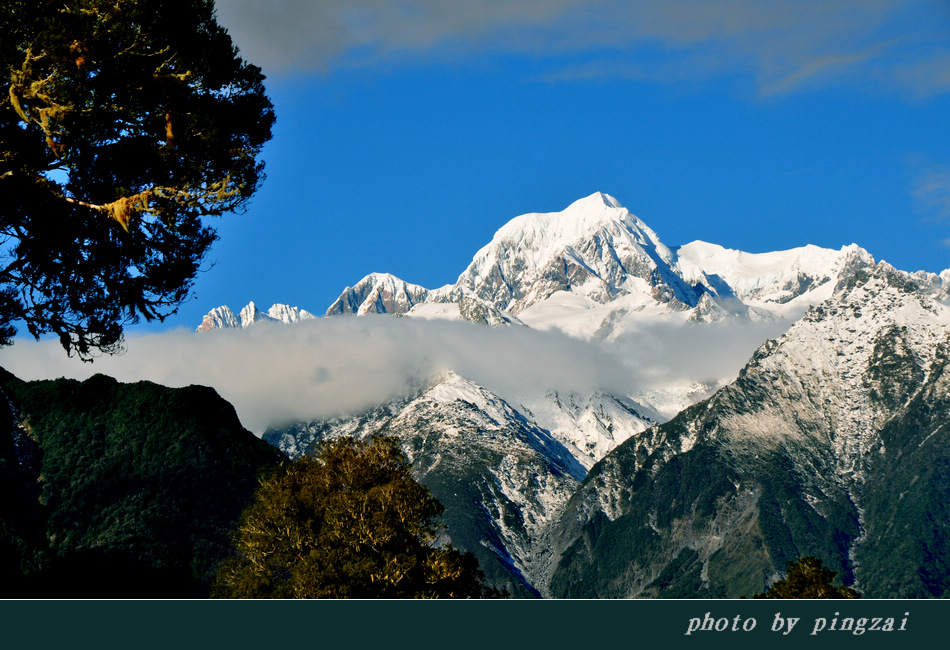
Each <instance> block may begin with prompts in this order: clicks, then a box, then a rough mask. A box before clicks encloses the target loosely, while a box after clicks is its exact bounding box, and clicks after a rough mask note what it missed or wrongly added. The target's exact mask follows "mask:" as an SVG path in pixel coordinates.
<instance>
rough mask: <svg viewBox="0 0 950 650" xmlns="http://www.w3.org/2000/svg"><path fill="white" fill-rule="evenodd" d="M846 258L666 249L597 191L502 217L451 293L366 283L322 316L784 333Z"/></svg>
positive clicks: (839, 254) (843, 253)
mask: <svg viewBox="0 0 950 650" xmlns="http://www.w3.org/2000/svg"><path fill="white" fill-rule="evenodd" d="M856 249H857V246H854V245H851V246H847V247H844V248H843V249H841V250H830V249H823V248H818V247H816V246H805V247H803V248H797V249H791V250H787V251H779V252H775V253H759V254H753V253H744V252H742V251H736V250H730V249H726V248H723V247H721V246H718V245H715V244H708V243H706V242H699V241H696V242H692V243H690V244H686V245H684V246H680V247H674V248H670V247H668V246H666V245H665V244H664V243H663V242H662V241H660V238H659V236H658V235H657V233H656V232H655V231H654V230H653V229H651V228H650V227H649V226H647V225H646V224H645V223H644V222H643V221H642V220H641V219H639V218H638V217H636V216H635V215H633V214H632V213H631V212H630V211H629V210H627V209H626V208H624V207H623V206H621V205H620V203H619V202H618V201H617V200H616V199H615V198H613V197H612V196H609V195H607V194H603V193H600V192H596V193H594V194H592V195H591V196H588V197H586V198H583V199H580V200H579V201H575V202H574V203H572V204H571V205H570V206H568V207H567V208H566V209H564V210H563V211H561V212H552V213H543V214H541V213H532V214H525V215H522V216H520V217H516V218H515V219H512V220H511V221H510V222H508V223H507V224H505V225H504V226H502V227H501V228H500V229H499V230H498V231H497V232H496V233H495V236H494V237H493V238H492V241H491V242H489V243H488V244H487V245H486V246H484V247H483V248H482V249H481V250H479V251H478V252H477V253H476V254H475V257H474V259H473V260H472V262H471V264H470V265H469V266H468V268H467V269H465V271H464V272H463V273H462V274H461V275H460V276H459V278H458V280H457V281H456V283H455V284H454V285H448V286H445V287H441V288H439V289H435V290H427V289H424V288H422V287H419V286H417V285H410V284H407V283H405V282H404V281H402V280H399V279H397V278H394V277H393V276H390V275H381V274H371V275H369V276H367V277H366V278H364V279H363V280H361V281H360V282H359V283H358V284H357V285H356V287H354V288H352V289H349V288H348V289H347V290H346V291H344V293H343V294H342V295H341V296H340V298H339V299H337V301H336V302H335V303H334V304H333V305H332V306H331V307H330V309H329V310H328V311H327V315H333V314H340V313H397V314H408V315H409V316H419V317H426V318H464V319H466V320H474V321H476V322H488V323H489V324H502V323H513V322H514V323H521V324H527V325H530V326H532V327H537V328H542V329H546V328H551V327H554V328H558V329H561V330H563V331H565V332H567V333H569V334H572V335H575V336H579V337H581V338H585V339H591V338H595V337H596V338H600V339H604V338H610V337H611V336H613V337H616V336H618V335H619V334H621V333H622V332H624V331H626V330H629V329H631V328H632V327H634V326H636V325H642V324H643V323H646V322H655V321H658V320H660V319H673V320H674V321H678V322H682V321H687V320H688V321H692V322H714V321H722V320H726V319H742V320H751V321H756V320H780V321H784V322H787V323H789V324H790V323H791V322H793V321H794V320H796V319H797V318H799V317H801V315H802V314H804V313H805V311H806V310H807V309H808V308H809V307H810V306H812V305H814V304H817V303H818V302H821V301H822V300H824V299H826V298H827V297H828V296H829V295H830V292H831V289H832V288H833V287H834V283H835V280H836V278H837V277H838V273H839V272H840V266H841V263H842V260H843V259H844V258H845V257H847V255H848V254H849V252H850V251H852V250H856ZM378 296H383V297H384V298H383V299H380V298H379V297H378ZM397 296H398V297H400V299H399V300H396V299H395V298H396V297H397ZM385 297H388V298H385ZM389 304H391V305H392V307H391V308H390V306H389ZM447 305H452V306H455V305H457V307H456V308H449V307H447Z"/></svg>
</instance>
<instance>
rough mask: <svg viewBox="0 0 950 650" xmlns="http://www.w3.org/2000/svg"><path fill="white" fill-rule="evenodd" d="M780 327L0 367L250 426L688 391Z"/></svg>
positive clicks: (132, 355)
mask: <svg viewBox="0 0 950 650" xmlns="http://www.w3.org/2000/svg"><path fill="white" fill-rule="evenodd" d="M778 333H779V331H778V330H777V329H776V328H775V327H774V326H770V327H764V328H763V327H761V326H747V327H740V328H736V327H718V326H703V327H689V326H678V327H671V328H661V327H651V328H642V329H640V330H638V331H636V332H633V333H632V334H630V335H628V336H625V337H623V338H622V339H620V340H619V341H616V342H613V343H609V344H594V343H588V342H585V341H581V340H578V339H575V338H571V337H568V336H566V335H563V334H560V333H557V332H542V331H537V330H533V329H530V328H525V327H513V328H489V327H485V326H479V325H473V324H470V323H460V322H445V321H421V320H416V319H408V318H390V317H359V318H357V317H343V318H328V319H316V320H313V321H306V322H302V323H299V324H296V325H292V326H284V325H270V324H266V323H261V324H256V325H254V326H253V327H251V328H248V329H247V330H220V331H215V332H209V333H203V334H195V333H192V332H188V331H184V330H178V331H174V332H168V333H162V334H152V335H144V336H136V337H130V338H129V340H128V342H127V343H128V346H127V348H128V349H127V352H126V353H125V354H124V355H121V356H117V357H102V358H100V359H98V360H97V361H96V362H95V363H93V364H84V363H81V362H78V361H76V360H74V359H72V360H71V359H68V358H66V357H65V355H64V354H63V351H62V348H60V347H59V346H58V345H57V344H56V343H55V342H53V341H44V342H40V343H36V342H33V341H28V340H19V341H17V342H16V344H15V345H14V346H12V347H10V348H6V349H3V350H2V351H0V366H3V367H4V368H6V369H7V370H8V371H10V372H12V373H13V374H14V375H16V376H18V377H20V378H21V379H25V380H31V379H45V378H51V377H60V376H64V377H68V378H74V379H85V378H87V377H89V376H91V375H93V374H95V373H100V372H101V373H103V374H107V375H110V376H113V377H115V378H116V379H118V380H119V381H123V382H133V381H139V380H149V381H154V382H156V383H160V384H164V385H168V386H187V385H190V384H201V385H207V386H212V387H214V388H215V389H216V390H217V391H218V393H219V394H220V395H221V396H222V397H224V398H225V399H227V400H228V401H229V402H231V403H232V404H233V405H234V406H235V409H236V410H237V412H238V415H239V417H240V418H241V421H242V422H243V424H244V426H245V427H247V428H248V429H250V430H251V431H253V432H255V433H257V434H260V433H262V432H263V431H264V430H265V429H266V428H267V426H268V425H271V424H273V423H285V422H288V421H306V420H312V419H318V418H326V417H333V416H336V415H340V414H345V413H354V412H358V411H360V410H363V409H366V408H369V407H372V406H375V405H378V404H381V403H383V402H385V401H387V400H389V399H391V398H393V397H397V396H408V395H410V394H412V393H413V392H415V391H418V390H419V389H420V388H422V387H424V386H425V385H427V384H428V383H429V382H431V381H432V380H433V379H434V378H436V377H438V376H439V375H440V374H442V373H444V372H446V371H449V370H452V371H455V372H457V373H458V374H460V375H462V376H464V377H466V378H468V379H470V380H472V381H474V382H476V383H478V384H479V385H482V386H484V387H485V388H488V389H489V390H491V391H493V392H495V393H497V394H499V395H500V396H502V397H504V398H507V399H517V398H518V397H519V396H522V395H524V394H525V392H526V391H532V390H534V391H536V392H538V393H542V394H543V393H544V392H547V391H549V390H556V391H559V392H562V393H565V392H571V391H576V392H580V393H589V392H592V391H598V390H599V391H604V392H607V393H612V394H617V395H634V394H636V393H638V392H641V391H644V390H648V389H651V388H660V387H663V386H665V385H669V384H676V383H682V382H685V381H688V380H695V379H699V380H720V379H724V378H731V377H734V376H735V375H736V374H737V373H738V371H739V370H740V369H741V368H742V366H743V365H744V364H745V362H746V360H747V359H748V358H749V356H750V355H751V354H752V352H753V351H754V350H755V349H756V348H757V347H758V345H759V344H761V343H762V342H763V341H764V340H765V339H766V338H768V337H769V336H774V335H777V334H778Z"/></svg>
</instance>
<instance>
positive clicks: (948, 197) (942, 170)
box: [911, 166, 950, 220]
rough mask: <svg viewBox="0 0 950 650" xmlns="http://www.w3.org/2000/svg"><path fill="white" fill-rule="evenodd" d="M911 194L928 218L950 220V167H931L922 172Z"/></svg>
mask: <svg viewBox="0 0 950 650" xmlns="http://www.w3.org/2000/svg"><path fill="white" fill-rule="evenodd" d="M911 194H912V195H913V197H914V200H915V201H916V202H917V205H918V206H919V207H920V209H921V211H922V212H923V213H924V214H925V215H926V216H927V217H930V218H936V219H940V220H950V167H946V166H931V167H928V168H927V169H925V170H924V171H922V172H920V174H919V175H918V176H917V178H916V180H915V181H914V185H913V187H912V189H911Z"/></svg>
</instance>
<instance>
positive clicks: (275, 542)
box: [212, 437, 499, 598]
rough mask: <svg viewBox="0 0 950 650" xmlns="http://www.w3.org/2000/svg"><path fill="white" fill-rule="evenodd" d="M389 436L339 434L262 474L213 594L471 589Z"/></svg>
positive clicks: (455, 592) (436, 510)
mask: <svg viewBox="0 0 950 650" xmlns="http://www.w3.org/2000/svg"><path fill="white" fill-rule="evenodd" d="M411 470H412V467H411V465H410V464H409V461H408V460H407V459H406V457H405V455H404V454H403V452H402V450H401V449H400V448H399V445H398V442H397V441H396V439H395V438H391V437H373V438H372V439H370V440H368V441H358V440H355V439H353V438H340V439H338V440H334V441H329V442H325V443H323V444H322V445H321V446H320V447H319V448H318V450H317V452H316V453H315V455H313V456H303V457H301V458H299V459H297V460H295V461H293V462H289V463H286V464H284V465H283V466H282V467H281V468H279V469H278V470H277V471H276V472H275V473H274V474H273V475H271V476H269V477H268V478H266V479H264V480H263V481H262V482H261V485H260V487H259V488H258V490H257V492H256V495H255V500H254V502H253V503H252V504H251V505H250V506H249V507H248V508H247V510H245V512H244V514H243V515H242V518H241V522H240V524H239V526H238V528H237V530H236V531H235V533H234V546H235V550H236V554H237V557H234V558H231V559H228V560H225V561H224V563H223V564H222V566H221V569H220V570H219V572H218V576H217V579H216V581H215V585H214V588H213V591H212V595H213V596H215V597H220V598H479V597H491V596H498V595H499V594H498V593H497V592H496V591H494V590H492V589H489V588H486V587H485V586H484V584H483V583H482V578H483V576H482V573H481V571H480V570H479V569H478V566H477V561H476V560H475V557H474V556H473V555H472V554H471V553H464V554H463V553H461V552H459V551H458V550H456V549H454V548H452V547H451V546H450V545H446V546H441V547H440V546H438V545H437V544H436V543H435V542H436V538H437V535H438V533H439V525H438V523H437V518H438V517H439V515H441V513H442V511H443V507H442V505H441V504H440V503H439V502H438V501H437V500H436V499H435V497H433V496H432V494H431V493H430V492H429V490H428V489H427V488H425V487H424V486H422V485H421V484H419V483H418V482H416V481H415V480H414V479H413V477H412V471H411Z"/></svg>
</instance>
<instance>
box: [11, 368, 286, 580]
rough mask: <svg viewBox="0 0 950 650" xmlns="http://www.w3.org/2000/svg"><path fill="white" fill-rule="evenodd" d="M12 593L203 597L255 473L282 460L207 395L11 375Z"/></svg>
mask: <svg viewBox="0 0 950 650" xmlns="http://www.w3.org/2000/svg"><path fill="white" fill-rule="evenodd" d="M0 389H2V391H3V393H4V396H5V397H6V398H7V399H6V400H4V404H5V406H4V410H5V411H6V413H5V420H6V426H5V427H4V432H3V434H2V435H0V482H2V483H0V488H2V489H3V491H4V494H5V495H8V496H7V498H5V499H4V500H3V501H2V502H0V549H2V552H0V584H2V587H0V589H2V591H3V594H2V595H3V596H5V597H44V598H57V597H66V598H72V597H77V598H98V597H108V598H128V597H135V598H164V597H175V598H186V597H206V596H207V595H208V594H209V593H210V586H211V582H212V580H213V578H214V575H215V574H216V572H217V570H218V567H219V565H220V563H221V561H222V560H223V559H224V558H225V557H227V556H228V555H229V554H230V552H231V551H230V549H231V530H232V529H233V528H234V526H235V525H236V523H237V521H238V519H239V517H240V514H241V512H242V511H243V509H244V508H245V507H246V506H247V505H248V503H250V501H251V496H252V494H253V492H254V489H255V488H256V487H257V483H258V476H259V475H260V474H261V473H262V472H265V471H266V470H268V469H269V468H273V467H276V466H277V465H278V464H280V463H281V462H282V461H283V460H284V457H283V454H281V453H280V452H279V451H278V450H276V449H275V448H273V447H271V446H270V445H268V444H266V443H264V442H262V441H261V440H259V439H258V438H257V437H255V436H254V435H253V434H251V433H250V432H249V431H247V430H246V429H244V428H243V427H242V426H241V424H240V422H239V421H238V418H237V415H236V414H235V412H234V408H233V407H232V406H231V405H230V404H229V403H228V402H226V401H225V400H223V399H222V398H221V397H220V396H219V395H218V394H217V393H215V391H214V390H212V389H210V388H205V387H201V386H189V387H186V388H177V389H175V388H166V387H163V386H159V385H157V384H153V383H150V382H139V383H134V384H120V383H118V382H117V381H115V380H114V379H111V378H109V377H106V376H103V375H96V376H94V377H92V378H90V379H88V380H86V381H84V382H78V381H74V380H67V379H58V380H54V381H35V382H23V381H20V380H18V379H17V378H15V377H13V376H12V375H10V374H9V373H7V372H5V371H3V372H2V375H0Z"/></svg>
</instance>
